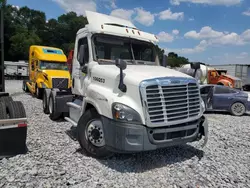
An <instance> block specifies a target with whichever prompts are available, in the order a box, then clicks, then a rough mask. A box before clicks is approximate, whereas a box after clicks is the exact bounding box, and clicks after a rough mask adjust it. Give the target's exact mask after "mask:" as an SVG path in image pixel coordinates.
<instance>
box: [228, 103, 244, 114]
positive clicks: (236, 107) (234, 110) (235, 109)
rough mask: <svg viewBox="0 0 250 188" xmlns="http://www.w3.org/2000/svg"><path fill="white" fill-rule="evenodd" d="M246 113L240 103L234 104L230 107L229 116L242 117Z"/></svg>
mask: <svg viewBox="0 0 250 188" xmlns="http://www.w3.org/2000/svg"><path fill="white" fill-rule="evenodd" d="M245 112H246V107H245V105H244V104H243V103H241V102H235V103H234V104H233V105H232V106H231V114H232V115H234V116H242V115H244V114H245Z"/></svg>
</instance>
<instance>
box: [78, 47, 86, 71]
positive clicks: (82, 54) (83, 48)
mask: <svg viewBox="0 0 250 188" xmlns="http://www.w3.org/2000/svg"><path fill="white" fill-rule="evenodd" d="M85 48H86V45H85V44H82V45H81V46H80V52H79V53H80V54H79V59H78V61H79V63H80V65H81V66H83V65H84V64H85V61H84V54H85Z"/></svg>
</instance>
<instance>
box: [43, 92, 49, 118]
mask: <svg viewBox="0 0 250 188" xmlns="http://www.w3.org/2000/svg"><path fill="white" fill-rule="evenodd" d="M48 94H49V93H48V92H47V91H46V90H44V92H43V112H44V113H45V114H49V105H48V97H49V96H48Z"/></svg>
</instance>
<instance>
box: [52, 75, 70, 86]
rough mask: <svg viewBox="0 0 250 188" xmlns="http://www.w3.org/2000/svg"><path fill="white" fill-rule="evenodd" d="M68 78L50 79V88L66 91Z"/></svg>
mask: <svg viewBox="0 0 250 188" xmlns="http://www.w3.org/2000/svg"><path fill="white" fill-rule="evenodd" d="M68 82H69V79H68V78H52V87H53V88H58V89H67V88H68V84H69V83H68Z"/></svg>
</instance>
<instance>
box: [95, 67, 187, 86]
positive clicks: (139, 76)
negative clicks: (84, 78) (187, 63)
mask: <svg viewBox="0 0 250 188" xmlns="http://www.w3.org/2000/svg"><path fill="white" fill-rule="evenodd" d="M123 73H124V83H125V84H126V83H127V84H132V85H135V86H138V85H139V84H140V82H141V81H143V80H147V79H153V78H160V77H182V78H192V77H191V76H188V75H186V74H184V73H181V72H179V71H175V70H173V69H169V68H165V67H162V66H150V65H128V66H127V68H126V69H125V70H124V71H123ZM119 75H120V70H119V68H117V67H116V66H115V65H97V66H95V67H93V77H94V76H98V77H99V78H104V79H105V78H109V79H112V80H114V79H115V80H116V81H117V80H118V81H119V79H120V77H119Z"/></svg>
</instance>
